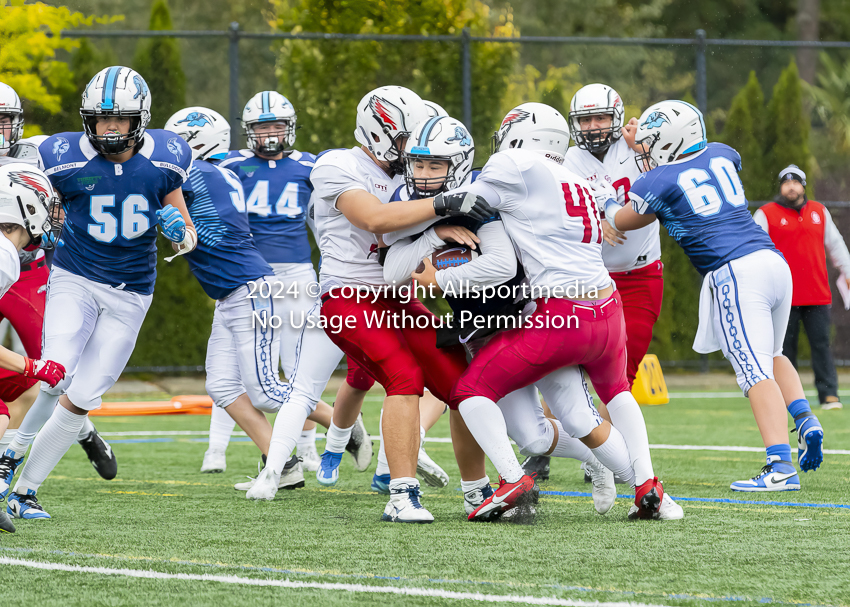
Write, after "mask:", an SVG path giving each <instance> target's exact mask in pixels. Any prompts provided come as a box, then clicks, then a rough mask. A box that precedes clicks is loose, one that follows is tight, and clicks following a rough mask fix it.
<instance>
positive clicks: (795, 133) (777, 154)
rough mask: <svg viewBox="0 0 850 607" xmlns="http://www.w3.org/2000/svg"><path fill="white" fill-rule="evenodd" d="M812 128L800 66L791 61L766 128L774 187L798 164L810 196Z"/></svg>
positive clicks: (773, 100)
mask: <svg viewBox="0 0 850 607" xmlns="http://www.w3.org/2000/svg"><path fill="white" fill-rule="evenodd" d="M810 130H811V124H810V122H809V117H808V115H807V114H806V113H805V112H804V111H803V86H802V81H801V80H800V74H799V73H798V72H797V64H796V63H794V61H793V60H792V61H791V63H790V64H789V65H788V67H787V68H785V70H783V72H782V75H781V76H779V81H778V82H777V83H776V86H774V87H773V97H772V98H771V100H770V103H769V104H768V106H767V124H766V125H765V136H764V145H765V148H764V150H765V170H764V173H765V177H766V178H767V179H770V181H771V182H772V183H773V184H774V185H773V188H772V189H773V191H774V193H775V190H776V185H775V183H776V179H775V176H776V175H777V174H778V173H779V171H781V170H782V169H783V168H785V167H786V166H788V165H789V164H792V163H793V164H796V165H797V166H798V167H800V168H801V169H803V171H805V172H806V173H807V175H809V185H808V186H806V189H807V190H808V194H809V196H812V195H813V192H812V187H811V166H812V163H811V153H810V151H809V131H810Z"/></svg>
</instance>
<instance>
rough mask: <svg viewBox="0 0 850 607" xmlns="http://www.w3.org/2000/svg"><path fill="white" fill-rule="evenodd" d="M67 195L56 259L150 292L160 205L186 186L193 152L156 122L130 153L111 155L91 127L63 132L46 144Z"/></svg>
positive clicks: (44, 153) (53, 174) (49, 167)
mask: <svg viewBox="0 0 850 607" xmlns="http://www.w3.org/2000/svg"><path fill="white" fill-rule="evenodd" d="M39 155H40V156H41V160H42V163H43V165H44V170H45V172H46V173H47V175H48V177H50V181H51V182H52V183H53V187H54V188H55V189H56V190H57V191H58V192H59V193H60V194H61V195H62V197H63V199H64V208H65V227H64V228H63V230H62V238H61V240H60V243H59V244H60V246H58V247H57V249H56V254H55V256H54V258H53V263H54V264H56V266H58V267H60V268H62V269H64V270H67V271H69V272H71V273H73V274H77V275H78V276H83V277H84V278H88V279H89V280H93V281H95V282H99V283H103V284H108V285H111V286H113V287H116V288H119V289H126V290H128V291H134V292H136V293H143V294H145V295H149V294H151V293H153V287H154V282H155V281H156V234H157V219H156V211H158V210H159V209H161V208H162V199H163V198H164V197H165V196H166V194H169V193H171V192H173V191H174V190H176V189H177V188H179V187H181V186H182V185H183V183H184V181H185V180H186V179H187V174H188V172H189V166H190V165H191V163H192V151H191V150H190V149H189V146H188V145H187V144H186V142H185V141H183V140H182V139H181V138H180V137H178V136H177V135H176V134H174V133H172V132H170V131H162V130H154V129H149V130H147V131H146V132H145V135H144V142H143V144H142V146H141V148H139V150H138V151H137V152H136V154H135V155H133V157H132V158H130V160H128V161H127V162H123V163H115V162H111V161H109V160H107V159H106V158H104V157H103V156H101V155H100V154H98V153H97V152H96V151H95V149H94V148H93V147H92V146H91V143H89V140H88V138H87V137H86V136H85V134H84V133H60V134H58V135H53V136H52V137H48V138H47V139H46V140H45V141H44V142H42V144H41V145H40V146H39Z"/></svg>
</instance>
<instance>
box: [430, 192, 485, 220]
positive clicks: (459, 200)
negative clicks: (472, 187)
mask: <svg viewBox="0 0 850 607" xmlns="http://www.w3.org/2000/svg"><path fill="white" fill-rule="evenodd" d="M434 213H436V214H437V215H439V216H440V217H445V216H449V217H457V216H464V215H465V216H467V217H471V218H473V219H477V220H479V221H483V220H485V219H489V218H491V217H493V215H495V214H496V210H495V209H494V208H493V207H491V206H490V205H489V204H487V201H486V200H484V199H483V198H482V197H481V196H478V195H477V194H473V193H472V192H457V193H454V192H441V193H440V194H437V195H436V196H435V197H434Z"/></svg>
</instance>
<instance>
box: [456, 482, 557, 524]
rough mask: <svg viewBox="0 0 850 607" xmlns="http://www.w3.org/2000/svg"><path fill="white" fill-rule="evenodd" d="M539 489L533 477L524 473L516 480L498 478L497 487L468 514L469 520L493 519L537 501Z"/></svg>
mask: <svg viewBox="0 0 850 607" xmlns="http://www.w3.org/2000/svg"><path fill="white" fill-rule="evenodd" d="M539 495H540V489H539V488H538V487H537V483H536V482H535V481H534V479H533V478H532V477H530V476H528V475H527V474H524V475H523V476H522V477H521V478H520V479H519V480H518V481H517V482H515V483H508V482H505V479H501V478H500V479H499V488H498V489H497V490H496V491H495V492H494V493H493V495H491V496H490V497H488V498H487V499H485V500H484V502H483V503H482V504H481V505H480V506H478V508H476V509H475V510H473V511H472V513H471V514H470V515H469V520H470V521H495V520H497V519H498V518H499V517H500V516H502V514H504V513H505V512H506V511H508V510H510V509H512V508H517V507H527V506H531V505H534V504H536V503H537V499H538V497H539Z"/></svg>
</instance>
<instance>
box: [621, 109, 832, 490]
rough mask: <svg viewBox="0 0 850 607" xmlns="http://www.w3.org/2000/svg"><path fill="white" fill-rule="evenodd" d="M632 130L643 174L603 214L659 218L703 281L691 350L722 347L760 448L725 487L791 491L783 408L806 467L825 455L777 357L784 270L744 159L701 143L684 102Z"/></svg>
mask: <svg viewBox="0 0 850 607" xmlns="http://www.w3.org/2000/svg"><path fill="white" fill-rule="evenodd" d="M635 130H636V133H635V134H634V137H635V142H636V144H638V145H640V146H642V148H643V150H644V152H643V153H642V154H639V155H638V156H637V161H638V166H639V168H640V169H641V170H642V171H644V173H643V174H642V175H641V176H640V178H638V179H637V180H635V182H634V183H633V184H632V189H631V192H630V193H629V196H630V198H631V202H630V203H628V204H626V205H625V206H622V207H621V206H619V205H617V204H614V203H611V202H608V203H606V208H605V214H606V219H607V220H608V222H609V223H610V224H611V227H613V228H614V229H615V230H620V231H624V230H634V229H639V228H641V227H643V226H646V225H649V224H651V223H652V222H653V221H655V219H656V218H657V219H658V220H659V221H660V222H661V223H662V224H664V227H666V228H667V231H668V232H669V233H670V235H671V236H672V237H673V238H674V239H675V240H676V242H678V243H679V245H680V246H681V247H682V248H683V249H684V251H685V253H687V255H688V257H689V258H690V260H691V263H693V264H694V267H696V269H697V270H699V272H700V273H701V274H702V275H703V277H704V280H703V283H702V291H701V293H700V308H699V329H698V331H697V336H696V340H695V341H694V350H696V351H697V352H700V353H704V354H707V353H709V352H714V351H717V350H722V352H723V355H724V356H725V357H726V358H727V360H729V362H730V363H732V366H733V367H734V369H735V373H736V375H737V379H738V385H739V386H740V387H741V390H743V392H744V395H745V396H747V397H748V398H749V399H750V405H751V407H752V410H753V415H754V416H755V418H756V424H757V425H758V427H759V431H760V433H761V436H762V440H763V442H764V446H765V448H766V450H767V465H766V466H764V468H762V470H761V472H760V473H759V474H757V475H756V476H754V477H753V478H752V479H748V480H742V481H737V482H734V483H732V485H731V489H732V490H733V491H745V492H763V491H798V490H799V489H800V477H799V475H798V474H797V471H796V469H795V468H794V464H793V463H792V462H791V446H790V445H789V442H788V434H787V429H786V418H785V411H786V408H787V411H788V412H789V413H790V414H791V416H792V417H793V418H794V423H795V426H796V428H795V431H796V432H797V446H798V452H797V463H798V464H799V466H800V469H801V470H803V471H809V470H815V469H817V468H818V466H820V464H821V462H822V461H823V448H822V446H823V428H822V427H821V425H820V423H819V422H818V420H817V418H816V417H815V415H814V414H813V413H812V411H811V407H810V406H809V402H808V401H807V400H806V397H805V394H804V392H803V386H802V384H801V383H800V377H799V376H798V375H797V371H796V369H794V367H793V365H792V364H791V362H790V361H789V360H788V359H787V358H786V357H785V356H783V355H782V344H783V340H784V338H785V330H786V328H787V326H788V315H789V314H790V311H791V294H792V292H791V291H792V289H791V271H790V270H789V268H788V264H787V263H786V262H785V260H784V259H783V257H782V256H781V255H780V254H779V253H778V252H777V251H776V249H775V248H774V246H773V242H771V240H770V238H769V237H768V235H767V234H766V233H765V232H764V230H762V229H761V228H760V227H759V226H758V224H756V223H755V221H753V218H752V216H751V215H750V213H749V211H748V210H747V198H746V195H745V194H744V187H743V185H742V184H741V179H740V178H739V177H738V172H739V171H740V170H741V157H740V155H739V154H738V152H736V151H735V150H733V149H732V148H730V147H729V146H727V145H724V144H722V143H708V141H707V139H706V134H705V122H704V121H703V116H702V113H701V112H700V111H699V110H698V109H697V108H695V107H694V106H692V105H691V104H689V103H685V102H684V101H674V100H671V101H662V102H661V103H656V104H655V105H653V106H651V107H650V108H648V109H647V110H646V111H645V112H644V113H643V115H641V117H640V119H639V121H638V127H637V129H635ZM628 135H629V136H631V135H632V133H629V134H628Z"/></svg>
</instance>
